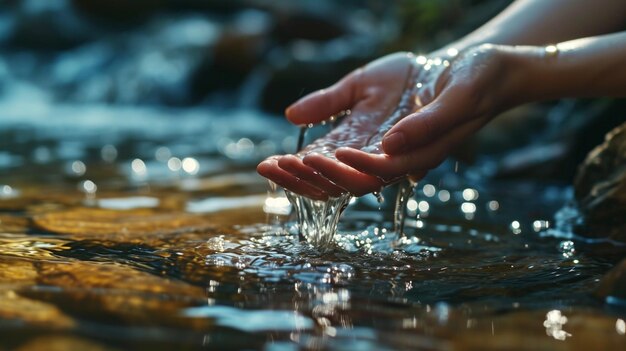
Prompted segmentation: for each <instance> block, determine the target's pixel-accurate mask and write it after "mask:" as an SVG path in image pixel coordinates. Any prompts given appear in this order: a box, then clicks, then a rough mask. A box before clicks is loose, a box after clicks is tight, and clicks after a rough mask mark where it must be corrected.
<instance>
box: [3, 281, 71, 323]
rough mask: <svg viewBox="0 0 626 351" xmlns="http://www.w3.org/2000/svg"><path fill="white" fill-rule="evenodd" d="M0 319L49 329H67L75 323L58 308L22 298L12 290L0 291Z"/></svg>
mask: <svg viewBox="0 0 626 351" xmlns="http://www.w3.org/2000/svg"><path fill="white" fill-rule="evenodd" d="M0 319H2V320H18V321H21V322H22V323H26V324H28V325H35V326H41V327H46V328H50V329H67V328H72V327H74V326H75V321H74V320H73V319H72V318H70V317H68V316H67V315H66V314H65V313H63V312H62V311H61V309H59V308H58V307H56V306H54V305H52V304H48V303H45V302H41V301H37V300H34V299H30V298H27V297H23V296H21V295H20V294H18V293H17V292H15V291H13V290H2V291H0Z"/></svg>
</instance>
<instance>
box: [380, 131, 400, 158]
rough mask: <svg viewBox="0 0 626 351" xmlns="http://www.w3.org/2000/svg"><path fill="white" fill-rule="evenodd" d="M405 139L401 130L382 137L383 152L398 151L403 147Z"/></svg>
mask: <svg viewBox="0 0 626 351" xmlns="http://www.w3.org/2000/svg"><path fill="white" fill-rule="evenodd" d="M405 147H406V139H405V138H404V134H403V133H402V132H395V133H392V134H390V135H387V136H386V137H384V138H383V150H385V153H388V154H389V153H398V152H401V151H403V150H404V149H405Z"/></svg>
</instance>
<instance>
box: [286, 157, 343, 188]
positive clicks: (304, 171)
mask: <svg viewBox="0 0 626 351" xmlns="http://www.w3.org/2000/svg"><path fill="white" fill-rule="evenodd" d="M278 166H279V167H280V168H282V169H283V170H285V171H287V172H289V173H291V174H292V175H293V176H295V177H297V178H300V179H302V180H304V181H306V182H308V183H310V184H312V185H313V186H315V187H317V188H319V189H324V191H325V192H326V193H327V194H328V195H329V196H332V197H338V196H340V195H341V194H343V193H345V192H346V191H345V190H344V189H342V188H340V187H338V186H337V185H335V184H333V183H332V182H331V181H329V180H328V179H326V178H324V177H323V176H322V175H321V174H320V173H319V172H318V171H316V170H315V169H313V168H311V167H309V166H307V165H305V164H304V163H302V160H301V159H300V158H298V157H296V156H293V155H286V156H283V157H280V158H279V159H278Z"/></svg>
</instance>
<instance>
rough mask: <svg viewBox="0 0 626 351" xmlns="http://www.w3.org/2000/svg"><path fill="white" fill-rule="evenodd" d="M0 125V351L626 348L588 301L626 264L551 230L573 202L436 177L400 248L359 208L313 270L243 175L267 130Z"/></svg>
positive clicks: (114, 123)
mask: <svg viewBox="0 0 626 351" xmlns="http://www.w3.org/2000/svg"><path fill="white" fill-rule="evenodd" d="M0 107H2V108H3V111H5V112H6V115H11V116H14V117H7V118H4V119H3V120H2V121H0V147H1V148H0V176H1V178H0V296H1V298H0V340H2V342H1V343H0V350H2V349H5V348H6V349H13V348H19V349H20V350H39V349H42V348H53V347H58V349H77V350H78V349H80V350H104V349H120V350H121V349H130V348H133V349H140V348H141V349H152V350H171V349H220V350H223V349H264V350H297V349H307V350H308V349H311V350H318V349H328V350H395V349H424V350H487V349H493V350H500V349H505V348H506V349H520V350H526V349H527V350H541V349H545V350H560V349H575V350H592V349H597V350H600V349H602V350H609V349H611V350H617V349H623V348H626V336H625V334H626V324H625V322H624V320H625V317H626V311H625V310H624V309H620V308H619V307H616V306H613V305H607V304H605V303H604V302H603V301H601V300H599V299H598V298H596V297H594V295H593V293H594V289H595V288H596V286H597V284H598V281H599V279H600V278H601V277H602V275H603V274H604V273H605V272H606V271H607V270H608V269H609V268H610V267H611V266H612V265H613V264H614V263H615V262H617V261H618V258H620V257H623V255H624V252H625V251H626V249H624V248H620V247H614V246H611V245H606V244H590V243H585V242H582V241H579V240H575V239H571V238H569V237H568V234H569V233H567V232H563V231H560V230H559V229H558V228H556V230H555V228H554V221H553V217H554V213H555V212H556V211H557V210H558V209H559V208H560V207H561V206H562V205H563V204H564V203H565V202H566V201H568V199H569V198H570V196H571V195H570V192H571V189H569V188H568V187H567V186H564V185H554V184H537V183H530V182H519V181H518V182H510V181H509V182H496V181H489V182H486V181H484V180H482V179H481V177H480V176H478V175H477V172H474V171H472V170H471V169H464V167H463V166H461V167H458V166H457V165H455V164H445V165H444V166H442V167H441V169H439V170H437V171H435V172H433V174H431V175H430V176H429V177H428V178H427V179H426V180H424V181H423V182H421V183H420V184H418V186H417V189H416V194H415V196H414V197H413V198H412V199H411V200H410V201H409V202H408V204H407V209H406V211H407V214H408V215H407V219H406V225H405V231H404V233H403V235H401V236H398V234H397V233H395V232H393V225H392V217H393V209H392V207H393V206H391V203H393V201H392V200H393V198H394V195H393V191H390V192H389V194H386V201H385V202H383V203H382V204H379V203H378V202H377V200H376V198H375V197H374V196H366V197H364V198H361V199H359V200H358V201H355V202H354V203H353V204H352V205H351V206H350V207H349V208H348V210H347V211H346V213H345V214H344V216H343V218H342V220H341V222H340V226H339V234H338V235H337V236H336V237H335V241H336V244H335V245H336V247H335V249H333V250H330V251H329V252H324V253H320V252H318V251H317V250H316V249H315V248H313V247H311V246H310V245H308V244H307V243H306V242H301V241H300V240H299V239H298V235H297V234H296V228H294V224H295V219H294V218H293V217H289V216H288V215H286V214H287V213H288V212H289V207H288V203H287V202H286V200H285V198H284V195H283V194H281V193H280V192H276V193H268V187H267V184H266V182H265V181H264V180H263V179H262V178H261V177H259V176H257V175H256V173H255V172H254V166H255V164H256V162H258V160H260V159H262V158H263V157H265V156H267V155H270V154H273V153H279V152H285V151H286V152H291V151H292V150H293V149H294V148H295V138H294V137H295V136H296V130H295V129H293V128H291V127H289V126H287V125H286V124H284V123H283V122H282V121H280V120H278V119H276V118H272V117H269V116H260V115H258V113H252V112H250V111H244V110H242V111H218V112H212V113H209V112H207V111H204V110H186V111H181V110H166V111H162V110H159V111H155V110H150V109H142V108H119V109H117V108H116V109H113V108H110V107H103V106H86V107H85V106H84V107H80V108H78V107H72V106H55V107H49V106H48V107H46V108H44V107H42V106H37V105H31V106H29V108H23V107H21V108H20V109H19V110H11V109H12V106H10V105H7V106H0ZM7 111H8V112H7ZM10 112H12V113H10ZM86 116H89V118H86ZM172 116H175V118H172Z"/></svg>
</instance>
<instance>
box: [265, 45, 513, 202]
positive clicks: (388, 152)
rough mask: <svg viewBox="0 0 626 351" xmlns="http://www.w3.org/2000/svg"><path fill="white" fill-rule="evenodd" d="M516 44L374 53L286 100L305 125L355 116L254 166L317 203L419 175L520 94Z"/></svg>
mask: <svg viewBox="0 0 626 351" xmlns="http://www.w3.org/2000/svg"><path fill="white" fill-rule="evenodd" d="M511 50H513V49H510V48H508V47H507V48H502V47H495V46H491V45H483V46H480V47H477V48H473V49H470V50H467V51H465V52H462V53H457V52H455V50H454V49H449V50H446V54H445V55H437V54H434V55H430V56H429V57H428V58H426V57H422V56H420V57H415V56H414V55H412V54H409V53H397V54H392V55H389V56H385V57H383V58H381V59H378V60H376V61H374V62H372V63H370V64H368V65H367V66H365V67H363V68H360V69H358V70H356V71H354V72H352V73H351V74H349V75H348V76H346V77H345V78H344V79H342V80H341V81H339V82H338V83H336V84H335V85H333V86H331V87H330V88H328V89H325V90H321V91H318V92H315V93H312V94H310V95H308V96H306V97H304V98H302V99H301V100H299V101H298V102H296V103H295V104H293V105H292V106H290V107H289V108H288V109H287V111H286V114H287V118H288V119H289V120H290V121H291V122H293V123H295V124H300V125H302V124H309V123H319V122H321V121H324V120H326V119H328V118H329V117H330V116H332V115H335V114H337V113H339V112H341V111H343V110H350V111H351V113H350V115H349V116H348V117H346V118H345V119H344V121H343V122H342V123H341V124H340V125H339V126H338V127H337V128H335V129H334V130H333V131H331V132H330V133H329V134H328V135H326V136H324V137H323V138H320V139H318V140H316V141H315V142H314V143H313V144H311V145H309V146H307V147H306V148H305V149H304V150H302V151H301V152H299V153H298V154H296V155H285V156H272V157H270V158H268V159H267V160H265V161H263V162H262V163H261V164H259V166H258V167H257V170H258V172H259V173H260V174H261V175H263V176H265V177H267V178H269V179H270V180H272V181H274V182H275V183H277V184H279V185H281V186H283V187H285V188H286V189H289V190H291V191H293V192H295V193H298V194H301V195H304V196H307V197H310V198H314V199H325V198H327V197H328V196H338V195H340V194H342V193H345V192H349V193H352V194H354V195H357V196H359V195H363V194H366V193H369V192H373V191H378V190H380V188H381V187H382V186H384V185H387V184H389V183H392V182H394V181H396V180H398V179H402V178H404V177H407V176H412V177H413V178H420V177H423V176H424V175H425V174H426V172H427V171H428V170H429V169H432V168H434V167H436V166H437V165H439V164H440V163H441V162H442V161H443V160H444V159H445V157H446V156H447V155H448V153H449V152H450V150H451V149H452V148H453V147H454V146H456V145H457V144H458V143H460V142H461V141H462V140H463V139H465V138H466V137H467V136H469V135H471V134H472V133H474V132H475V131H476V130H477V129H479V128H480V127H481V126H482V125H483V124H485V123H486V122H487V121H488V120H489V119H490V118H491V116H493V115H494V114H495V113H497V112H499V111H501V110H503V109H505V108H507V107H510V106H511V105H513V104H515V103H517V102H518V100H521V96H520V97H516V96H515V94H514V93H515V91H516V89H517V88H518V84H519V81H520V76H521V75H520V74H518V73H519V72H521V70H516V69H515V67H514V66H513V65H512V63H513V62H514V61H515V60H513V59H511V58H509V56H515V55H511V54H510V53H509V51H511ZM457 54H458V55H457ZM511 97H513V98H511Z"/></svg>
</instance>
